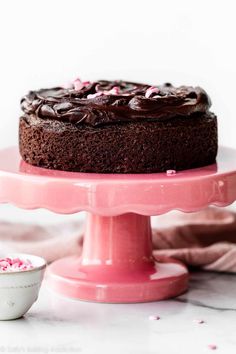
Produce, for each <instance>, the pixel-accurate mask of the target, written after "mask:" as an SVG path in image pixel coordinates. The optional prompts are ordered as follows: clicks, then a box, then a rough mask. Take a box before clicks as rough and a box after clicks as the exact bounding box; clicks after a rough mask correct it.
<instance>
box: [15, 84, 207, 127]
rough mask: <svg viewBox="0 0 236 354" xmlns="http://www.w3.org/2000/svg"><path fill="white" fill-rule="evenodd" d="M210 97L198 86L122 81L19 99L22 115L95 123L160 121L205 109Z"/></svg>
mask: <svg viewBox="0 0 236 354" xmlns="http://www.w3.org/2000/svg"><path fill="white" fill-rule="evenodd" d="M210 105H211V101H210V98H209V97H208V95H207V94H206V92H205V91H204V90H203V89H202V88H200V87H191V86H180V87H174V86H172V85H171V84H169V83H165V84H164V85H158V86H150V85H146V84H139V83H133V82H125V81H118V80H116V81H105V80H100V81H97V82H82V81H80V80H79V79H77V80H75V81H74V83H72V84H71V85H70V86H69V87H67V88H63V87H55V88H51V89H41V90H39V91H30V92H29V93H28V94H27V95H26V96H24V97H23V98H22V100H21V108H22V110H23V111H24V113H26V114H35V115H36V116H38V117H40V118H43V119H47V118H50V119H56V120H63V121H69V122H71V123H75V124H89V125H92V126H99V125H104V124H110V123H118V122H131V121H138V120H142V121H143V120H157V121H164V120H168V119H171V118H173V117H175V116H179V115H180V116H186V117H188V116H190V115H192V114H194V113H196V112H206V111H208V109H209V107H210Z"/></svg>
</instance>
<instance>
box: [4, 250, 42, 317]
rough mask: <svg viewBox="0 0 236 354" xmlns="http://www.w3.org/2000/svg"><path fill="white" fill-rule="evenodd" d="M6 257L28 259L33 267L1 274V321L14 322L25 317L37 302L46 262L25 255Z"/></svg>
mask: <svg viewBox="0 0 236 354" xmlns="http://www.w3.org/2000/svg"><path fill="white" fill-rule="evenodd" d="M1 256H2V255H1ZM5 257H9V258H20V259H22V260H24V259H28V260H30V262H31V263H32V265H33V268H32V269H28V270H22V271H13V272H0V320H14V319H16V318H19V317H21V316H23V315H24V314H25V313H26V312H27V311H28V310H29V309H30V307H31V306H32V305H33V303H34V302H35V301H36V300H37V298H38V293H39V289H40V286H41V283H42V280H43V275H44V271H45V268H46V261H45V260H44V259H43V258H41V257H37V256H32V255H28V254H24V253H17V254H16V253H14V254H7V255H6V256H4V258H5Z"/></svg>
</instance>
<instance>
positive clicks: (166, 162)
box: [19, 112, 217, 173]
mask: <svg viewBox="0 0 236 354" xmlns="http://www.w3.org/2000/svg"><path fill="white" fill-rule="evenodd" d="M19 146H20V154H21V156H22V158H23V160H25V161H26V162H28V163H30V164H32V165H35V166H39V167H45V168H49V169H58V170H65V171H79V172H95V173H154V172H164V171H166V170H168V169H174V170H177V171H178V170H183V169H190V168H195V167H201V166H205V165H208V164H212V163H214V162H215V159H216V155H217V119H216V116H215V115H214V114H213V113H210V112H204V113H194V114H192V115H190V116H188V118H186V117H184V116H176V117H173V118H172V119H170V120H166V121H161V120H160V121H156V120H155V121H152V120H144V121H142V120H140V121H138V122H137V121H128V122H119V124H106V125H100V126H93V125H89V124H74V123H72V122H70V121H62V120H57V119H50V118H47V119H46V118H40V117H38V116H36V115H35V114H30V115H28V114H25V115H24V116H22V117H21V118H20V128H19Z"/></svg>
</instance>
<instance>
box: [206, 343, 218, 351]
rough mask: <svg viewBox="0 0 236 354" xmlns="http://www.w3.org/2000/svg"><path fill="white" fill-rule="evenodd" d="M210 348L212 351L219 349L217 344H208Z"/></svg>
mask: <svg viewBox="0 0 236 354" xmlns="http://www.w3.org/2000/svg"><path fill="white" fill-rule="evenodd" d="M208 348H209V349H211V350H216V349H217V345H215V344H208Z"/></svg>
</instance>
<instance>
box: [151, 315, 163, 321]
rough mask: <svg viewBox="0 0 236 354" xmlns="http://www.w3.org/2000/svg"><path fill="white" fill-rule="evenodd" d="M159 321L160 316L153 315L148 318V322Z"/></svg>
mask: <svg viewBox="0 0 236 354" xmlns="http://www.w3.org/2000/svg"><path fill="white" fill-rule="evenodd" d="M160 319H161V317H160V316H155V315H151V316H149V320H151V321H158V320H160Z"/></svg>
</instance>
